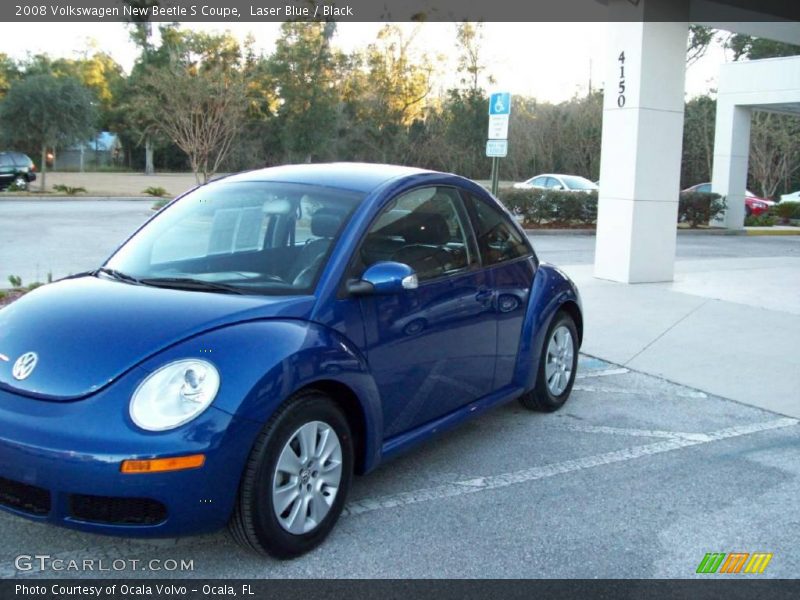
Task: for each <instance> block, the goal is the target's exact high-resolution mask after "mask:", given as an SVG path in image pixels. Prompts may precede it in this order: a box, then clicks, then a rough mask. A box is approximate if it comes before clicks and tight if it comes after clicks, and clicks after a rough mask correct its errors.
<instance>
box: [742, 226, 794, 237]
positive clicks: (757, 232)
mask: <svg viewBox="0 0 800 600" xmlns="http://www.w3.org/2000/svg"><path fill="white" fill-rule="evenodd" d="M746 233H747V235H753V236H762V237H764V236H787V235H800V227H797V228H795V229H794V230H791V229H772V230H771V229H748V230H747V232H746Z"/></svg>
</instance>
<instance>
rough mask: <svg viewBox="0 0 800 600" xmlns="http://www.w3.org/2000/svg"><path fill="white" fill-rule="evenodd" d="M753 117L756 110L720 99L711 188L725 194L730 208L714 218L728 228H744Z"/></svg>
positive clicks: (717, 224)
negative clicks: (745, 195) (745, 193)
mask: <svg viewBox="0 0 800 600" xmlns="http://www.w3.org/2000/svg"><path fill="white" fill-rule="evenodd" d="M752 116H753V113H752V110H751V109H750V108H749V107H747V106H737V105H735V104H733V103H731V102H726V101H725V100H724V99H723V98H720V99H719V100H718V101H717V125H716V129H715V133H714V167H713V171H712V173H713V174H712V185H711V191H712V192H715V193H717V194H719V195H721V196H723V197H725V202H726V205H727V208H726V210H725V213H724V214H723V215H721V216H720V217H719V218H718V219H715V220H714V221H712V224H713V225H716V226H722V227H727V228H728V229H742V227H744V215H745V209H744V192H745V189H746V188H747V161H748V159H749V155H750V122H751V120H752Z"/></svg>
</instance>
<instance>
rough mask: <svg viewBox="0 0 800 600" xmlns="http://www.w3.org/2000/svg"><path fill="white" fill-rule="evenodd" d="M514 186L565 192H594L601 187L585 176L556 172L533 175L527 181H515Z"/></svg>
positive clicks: (521, 188) (525, 188) (522, 188)
mask: <svg viewBox="0 0 800 600" xmlns="http://www.w3.org/2000/svg"><path fill="white" fill-rule="evenodd" d="M514 187H515V188H516V189H518V190H529V189H531V188H540V189H544V190H557V191H565V192H592V191H597V190H599V189H600V188H599V187H598V186H597V184H596V183H594V182H592V181H589V180H588V179H586V178H585V177H581V176H579V175H562V174H556V173H545V174H543V175H537V176H536V177H531V178H530V179H528V180H527V181H523V182H520V183H515V184H514Z"/></svg>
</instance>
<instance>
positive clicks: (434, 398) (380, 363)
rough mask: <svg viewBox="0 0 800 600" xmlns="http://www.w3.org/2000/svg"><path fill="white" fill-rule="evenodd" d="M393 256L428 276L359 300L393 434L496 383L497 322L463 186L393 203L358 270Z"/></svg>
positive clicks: (375, 227)
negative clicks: (413, 286) (397, 290)
mask: <svg viewBox="0 0 800 600" xmlns="http://www.w3.org/2000/svg"><path fill="white" fill-rule="evenodd" d="M387 260H388V261H396V262H401V263H405V264H408V265H409V266H411V267H412V268H413V269H414V270H415V271H416V273H417V276H418V278H419V287H418V288H417V289H413V290H404V291H402V292H400V293H397V294H391V295H385V296H382V295H372V296H365V297H362V298H360V299H359V300H358V302H359V303H360V309H361V311H362V316H363V321H364V332H365V348H364V352H365V354H366V355H367V359H368V361H369V364H370V368H371V370H372V374H373V376H374V378H375V382H376V384H377V386H378V389H379V391H380V394H381V399H382V403H383V410H384V431H385V435H386V436H387V437H389V436H393V435H397V434H399V433H402V432H404V431H408V430H409V429H413V428H414V427H417V426H419V425H422V424H424V423H426V422H428V421H431V420H433V419H435V418H437V417H440V416H442V415H445V414H447V413H449V412H451V411H453V410H455V409H457V408H459V407H461V406H463V405H465V404H467V403H469V402H471V401H473V400H476V399H477V398H480V397H481V396H484V395H486V394H488V393H490V392H491V391H492V389H493V388H492V384H493V380H494V368H495V349H496V345H497V339H496V335H497V327H496V322H495V315H494V311H493V298H494V295H493V292H492V290H491V289H490V286H489V279H488V276H487V274H486V272H485V271H484V270H482V269H481V268H480V261H479V258H478V253H477V248H476V244H475V240H474V236H473V234H472V231H471V228H470V221H469V216H468V213H467V211H466V210H465V207H464V204H463V200H462V198H461V196H460V195H459V193H458V191H457V190H456V189H455V188H448V187H426V188H421V189H416V190H414V191H411V192H408V193H406V194H403V195H401V196H400V197H398V198H396V199H395V200H393V201H392V202H390V203H389V205H388V206H387V207H386V208H385V209H384V210H383V211H382V213H381V214H380V215H379V217H378V218H377V219H376V220H375V222H374V223H373V224H372V226H371V227H370V229H369V232H368V233H367V235H366V236H365V238H364V240H363V241H362V244H361V247H360V249H359V251H358V257H357V263H358V266H357V268H356V269H355V271H356V272H354V273H353V274H354V275H355V276H356V277H358V276H359V275H360V274H361V273H363V270H364V269H366V268H367V267H369V266H370V265H372V264H374V263H376V262H380V261H387Z"/></svg>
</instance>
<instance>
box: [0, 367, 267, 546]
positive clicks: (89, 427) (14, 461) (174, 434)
mask: <svg viewBox="0 0 800 600" xmlns="http://www.w3.org/2000/svg"><path fill="white" fill-rule="evenodd" d="M145 375H146V373H145V372H144V371H142V370H139V369H135V370H134V372H131V373H128V374H127V375H126V376H124V377H123V378H122V379H121V380H120V381H118V382H116V383H114V384H112V385H111V386H109V387H108V388H106V389H105V390H104V391H102V392H100V393H98V394H95V395H94V396H92V397H90V398H87V399H84V400H80V401H75V402H49V401H42V400H35V399H32V398H28V397H24V396H20V395H17V394H12V393H9V392H7V391H4V390H0V509H3V510H6V511H8V512H12V513H15V514H18V515H21V516H24V517H27V518H30V519H35V520H39V521H47V522H51V523H54V524H57V525H62V526H66V527H70V528H74V529H80V530H84V531H91V532H95V533H105V534H112V535H125V536H174V535H183V534H189V533H201V532H205V531H211V530H214V529H218V528H220V527H222V526H224V525H225V524H226V523H227V521H228V519H229V517H230V514H231V511H232V509H233V505H234V502H235V499H236V494H237V492H238V487H239V479H240V477H241V473H242V470H243V468H244V464H245V461H246V459H247V456H248V454H249V451H250V448H251V446H252V443H253V440H254V439H255V436H256V435H257V434H258V431H259V429H260V425H259V424H258V423H255V422H252V421H248V420H244V419H236V418H234V417H232V416H231V415H230V414H228V413H226V412H223V411H221V410H219V409H216V408H214V406H213V405H212V406H211V407H210V408H209V409H208V410H206V411H205V412H204V413H203V414H202V415H200V417H198V418H197V419H195V420H194V421H192V422H190V423H187V424H186V425H184V426H182V427H179V428H177V429H175V430H172V431H168V432H159V433H153V432H145V431H141V430H139V429H138V428H137V427H136V426H135V425H134V424H133V423H132V422H131V421H130V417H129V416H128V400H129V398H130V397H131V393H132V392H133V390H134V388H135V386H136V384H137V383H138V382H139V381H141V379H142V378H143V377H144V376H145ZM199 453H203V454H205V456H206V461H205V464H204V465H203V466H202V467H200V468H197V469H190V470H185V471H174V472H167V473H135V474H123V473H121V472H120V465H121V463H122V461H123V460H126V459H148V458H161V457H171V456H182V455H187V454H199Z"/></svg>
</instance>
